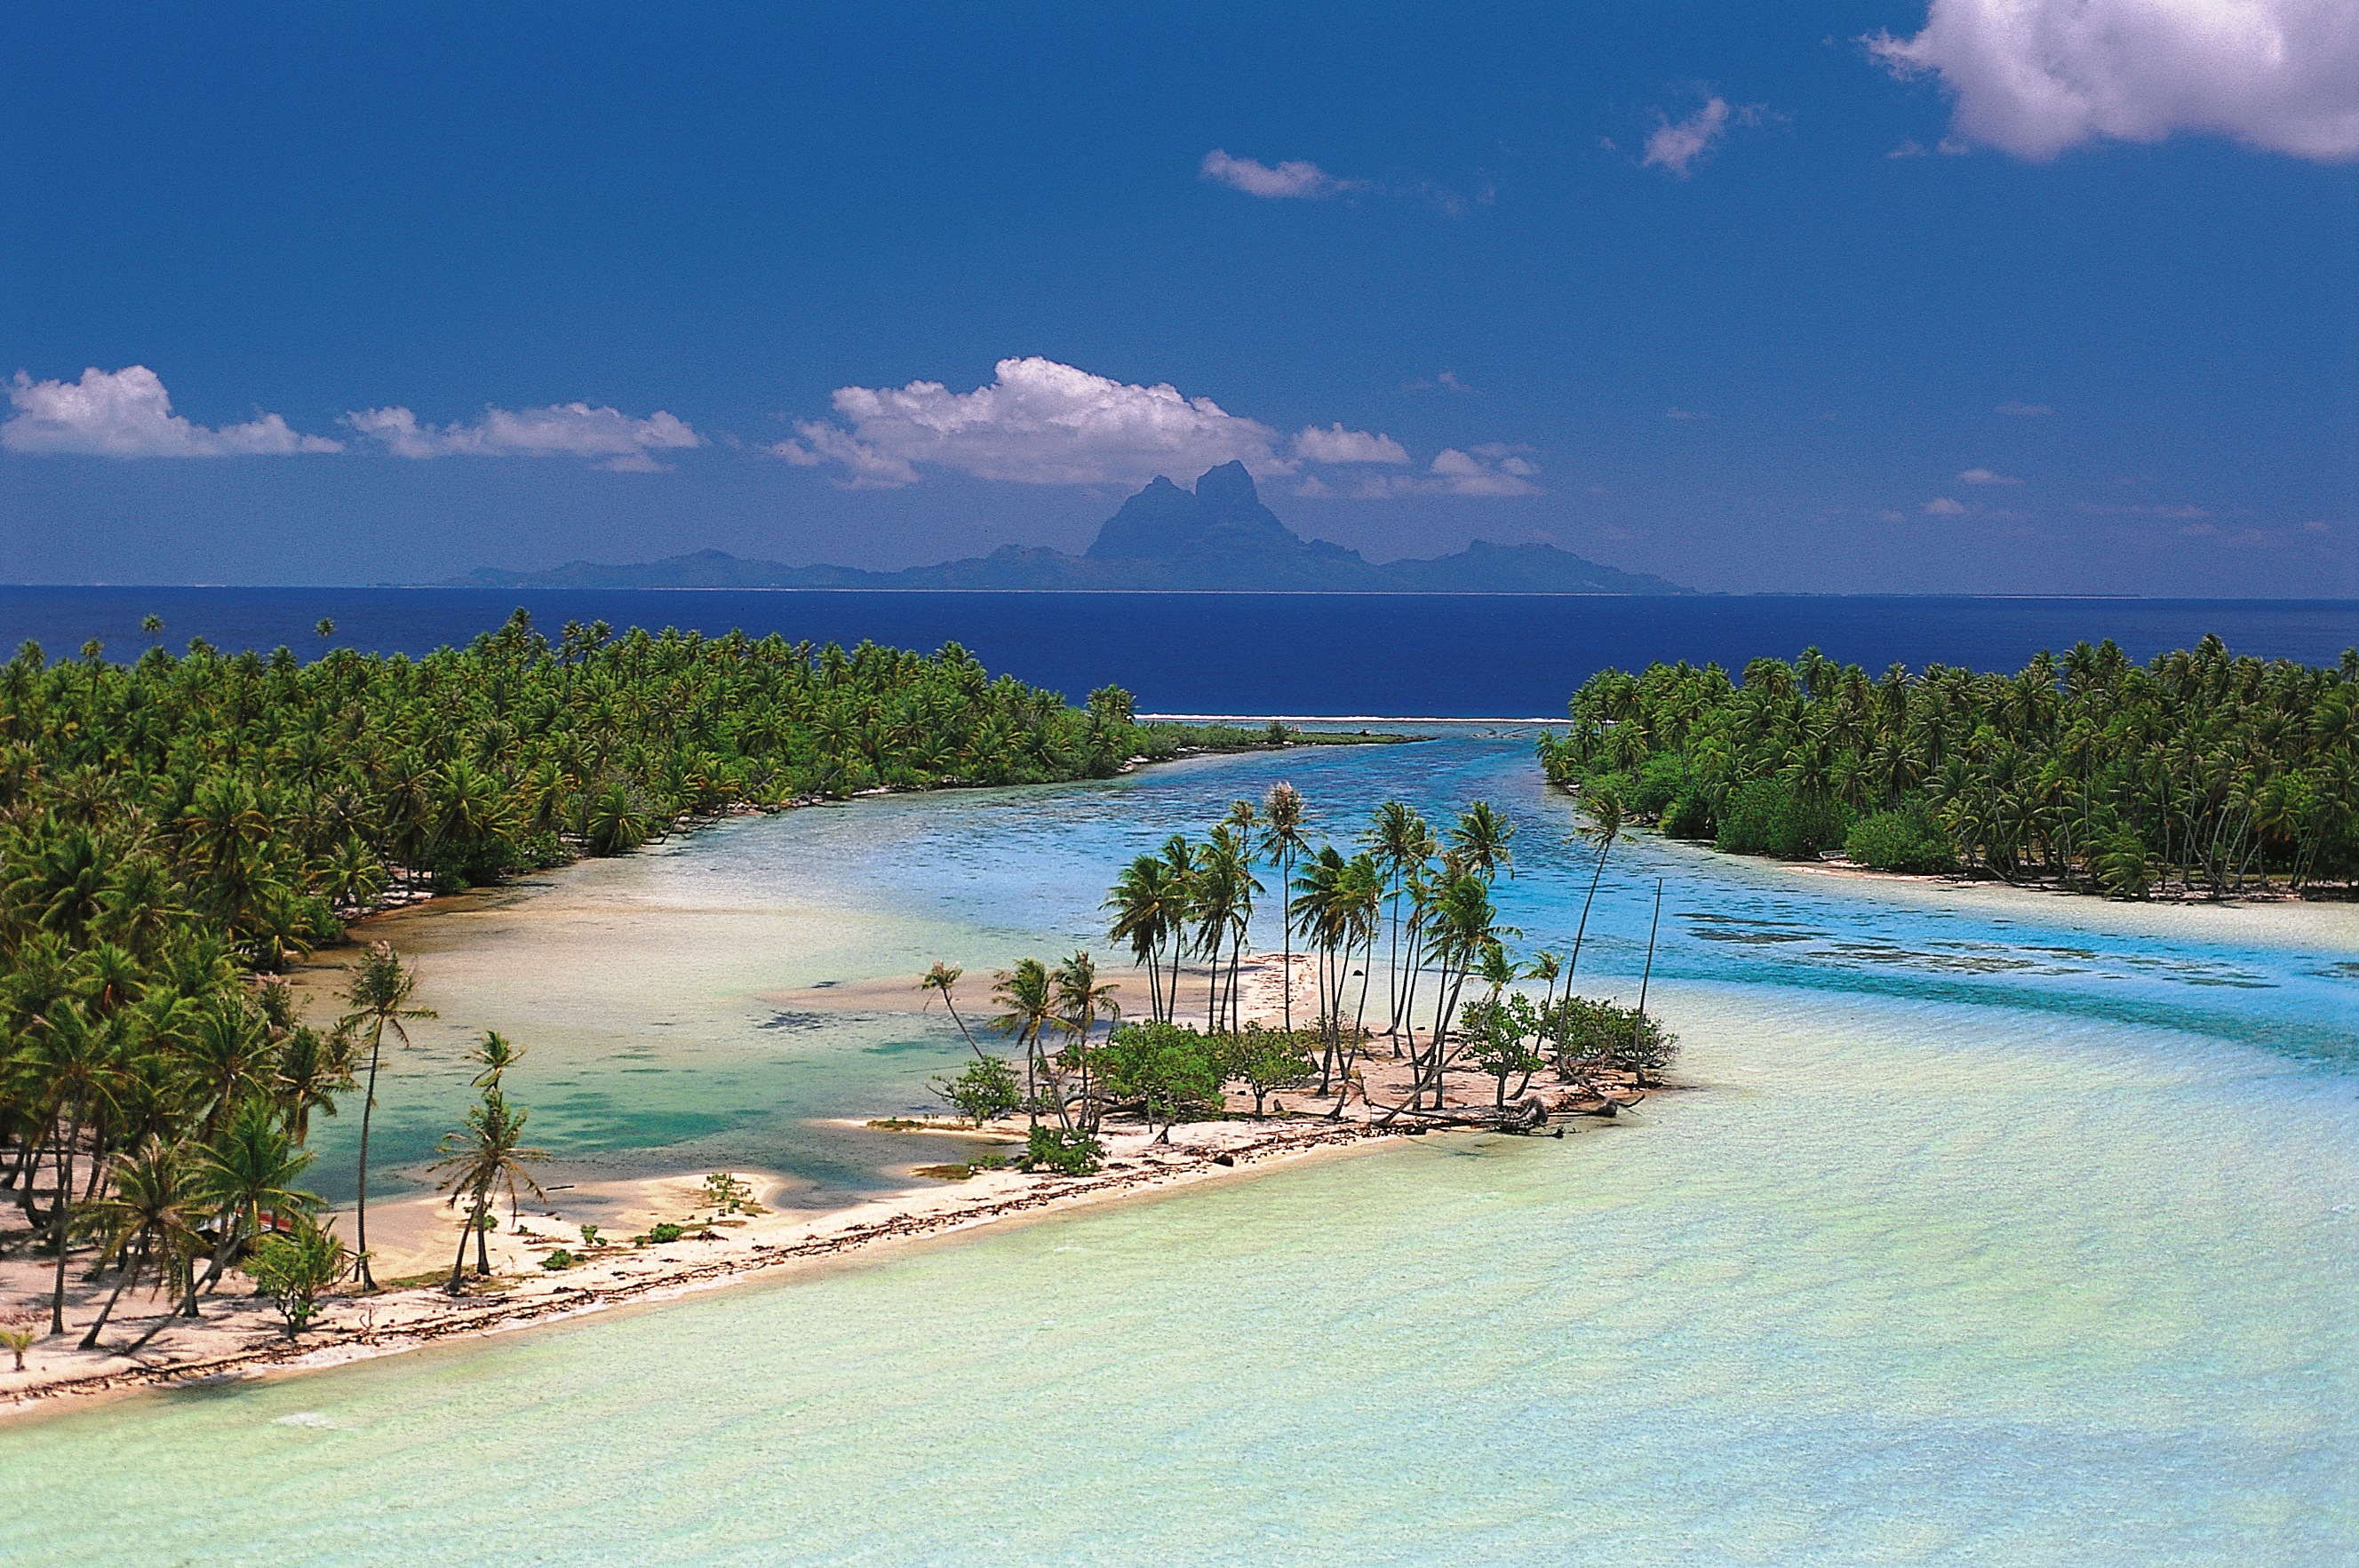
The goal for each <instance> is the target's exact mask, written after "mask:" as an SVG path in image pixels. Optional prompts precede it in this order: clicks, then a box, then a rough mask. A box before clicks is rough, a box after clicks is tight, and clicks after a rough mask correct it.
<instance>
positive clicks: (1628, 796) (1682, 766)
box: [1622, 751, 1689, 817]
mask: <svg viewBox="0 0 2359 1568" xmlns="http://www.w3.org/2000/svg"><path fill="white" fill-rule="evenodd" d="M1688 782H1689V780H1688V762H1687V758H1686V757H1683V756H1681V755H1680V753H1678V752H1676V751H1667V752H1664V753H1662V754H1660V755H1659V756H1656V757H1648V758H1647V760H1646V762H1645V764H1644V765H1643V766H1641V767H1640V768H1639V769H1638V777H1637V780H1636V782H1635V783H1633V784H1632V785H1631V786H1630V788H1628V789H1625V790H1624V791H1623V793H1622V799H1623V801H1624V802H1625V804H1626V805H1627V806H1628V807H1629V809H1630V810H1632V811H1637V812H1639V813H1641V814H1643V815H1646V816H1649V817H1654V816H1660V815H1661V814H1662V813H1663V812H1665V811H1669V810H1670V807H1671V802H1672V801H1674V800H1678V799H1679V798H1680V791H1681V790H1683V789H1686V788H1687V787H1688Z"/></svg>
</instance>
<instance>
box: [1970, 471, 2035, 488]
mask: <svg viewBox="0 0 2359 1568" xmlns="http://www.w3.org/2000/svg"><path fill="white" fill-rule="evenodd" d="M1958 483H1959V484H1961V485H2020V484H2022V483H2023V481H2022V480H2020V479H2017V478H2014V477H2012V476H2010V475H2008V474H1993V473H1992V472H1991V471H1990V470H1989V469H1987V468H1969V469H1967V470H1966V471H1965V472H1964V473H1963V474H1959V475H1958Z"/></svg>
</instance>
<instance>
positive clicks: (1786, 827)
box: [1714, 779, 1850, 860]
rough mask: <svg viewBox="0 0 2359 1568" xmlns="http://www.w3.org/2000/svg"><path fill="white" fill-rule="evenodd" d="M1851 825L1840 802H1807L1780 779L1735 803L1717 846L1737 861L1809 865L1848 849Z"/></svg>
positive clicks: (1756, 786) (1741, 794)
mask: <svg viewBox="0 0 2359 1568" xmlns="http://www.w3.org/2000/svg"><path fill="white" fill-rule="evenodd" d="M1849 825H1850V824H1849V822H1847V821H1846V820H1845V813H1844V811H1843V808H1842V807H1841V806H1839V805H1836V804H1835V803H1834V802H1832V801H1831V800H1804V799H1802V798H1801V797H1799V796H1798V795H1796V794H1795V793H1794V792H1793V791H1792V790H1791V789H1788V788H1787V787H1786V786H1785V785H1783V784H1781V783H1779V782H1778V781H1777V779H1755V780H1754V781H1753V782H1752V783H1750V784H1746V785H1745V786H1743V787H1741V788H1740V789H1738V790H1737V791H1736V793H1735V794H1734V795H1732V796H1730V797H1729V799H1728V809H1727V810H1726V811H1723V812H1722V813H1721V818H1720V836H1719V838H1718V839H1717V840H1716V841H1715V845H1714V846H1715V847H1716V848H1719V849H1722V850H1724V851H1726V852H1727V853H1729V854H1731V855H1776V856H1777V858H1778V859H1780V860H1807V859H1809V858H1810V856H1812V855H1816V854H1818V853H1819V851H1821V850H1822V849H1832V848H1833V847H1835V846H1836V845H1837V844H1841V843H1843V834H1844V832H1845V830H1846V829H1847V828H1848V827H1849Z"/></svg>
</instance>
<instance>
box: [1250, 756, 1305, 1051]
mask: <svg viewBox="0 0 2359 1568" xmlns="http://www.w3.org/2000/svg"><path fill="white" fill-rule="evenodd" d="M1261 820H1262V832H1261V853H1262V855H1263V857H1264V858H1265V859H1266V860H1269V861H1271V862H1273V863H1275V864H1276V866H1277V887H1278V891H1279V893H1280V894H1281V895H1283V894H1284V893H1285V892H1286V890H1287V889H1288V887H1292V886H1293V885H1294V862H1295V860H1296V858H1297V857H1298V856H1300V855H1304V854H1306V853H1308V852H1309V850H1310V840H1309V839H1307V838H1305V837H1303V835H1302V792H1301V791H1300V790H1299V789H1296V788H1295V787H1294V786H1293V785H1291V784H1273V785H1271V786H1270V787H1269V792H1268V793H1267V794H1266V795H1264V796H1263V797H1262V798H1261ZM1277 923H1278V931H1279V937H1280V941H1281V942H1282V944H1283V946H1282V949H1281V951H1282V953H1283V956H1282V958H1281V960H1280V962H1281V964H1283V965H1284V967H1283V968H1282V969H1281V970H1280V971H1279V973H1280V975H1282V978H1281V979H1280V981H1279V984H1278V991H1279V995H1280V996H1282V997H1283V998H1284V1004H1283V1005H1284V1007H1285V1011H1286V1028H1287V1031H1288V1033H1292V1032H1293V1029H1294V909H1293V906H1292V905H1291V904H1290V903H1289V902H1288V899H1287V898H1285V897H1283V896H1281V897H1280V898H1279V899H1278V901H1277Z"/></svg>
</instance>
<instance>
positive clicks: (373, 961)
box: [338, 942, 434, 1291]
mask: <svg viewBox="0 0 2359 1568" xmlns="http://www.w3.org/2000/svg"><path fill="white" fill-rule="evenodd" d="M417 989H418V972H417V971H416V970H415V969H410V968H407V967H405V966H404V965H403V964H402V962H401V958H400V955H399V954H397V953H395V952H394V951H393V944H392V943H391V942H372V943H370V944H369V949H368V951H367V953H364V954H363V955H362V957H361V961H360V964H359V966H358V967H357V968H355V969H354V970H353V978H352V985H351V988H350V989H348V990H347V991H346V992H345V993H344V1002H345V1004H346V1006H348V1007H350V1008H351V1009H352V1010H351V1011H350V1012H348V1013H346V1014H345V1015H344V1017H343V1018H342V1020H341V1021H340V1022H339V1024H338V1027H339V1028H341V1029H349V1030H353V1031H360V1030H365V1031H367V1034H368V1042H369V1054H368V1083H367V1085H366V1088H365V1091H364V1094H363V1095H362V1097H361V1151H360V1181H359V1187H358V1192H357V1195H356V1197H355V1199H354V1202H353V1221H354V1224H353V1256H354V1259H355V1262H354V1265H353V1266H354V1268H355V1269H358V1271H359V1277H360V1284H361V1289H362V1290H371V1291H373V1290H375V1289H376V1277H375V1275H373V1274H372V1273H370V1271H369V1250H368V1155H369V1119H370V1116H371V1113H373V1112H374V1111H375V1109H376V1075H377V1069H378V1066H379V1065H380V1064H381V1063H382V1062H383V1060H384V1056H385V1031H386V1030H387V1029H391V1030H392V1031H393V1035H394V1038H395V1039H396V1040H399V1041H400V1042H401V1044H402V1046H403V1048H404V1049H407V1048H408V1045H409V1030H408V1029H407V1028H406V1027H405V1026H407V1025H408V1024H413V1023H416V1022H418V1021H419V1020H420V1019H422V1018H432V1017H434V1009H433V1008H431V1007H419V1006H418V1005H417V1004H416V1003H414V1002H412V1001H411V999H410V997H411V996H412V994H413V993H415V992H416V991H417Z"/></svg>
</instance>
